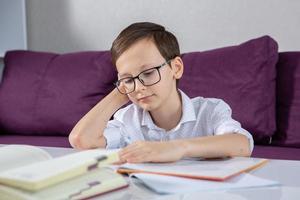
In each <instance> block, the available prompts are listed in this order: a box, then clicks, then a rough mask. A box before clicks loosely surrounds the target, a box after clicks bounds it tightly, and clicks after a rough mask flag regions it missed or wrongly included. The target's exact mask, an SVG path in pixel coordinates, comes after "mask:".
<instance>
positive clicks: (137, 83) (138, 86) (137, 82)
mask: <svg viewBox="0 0 300 200" xmlns="http://www.w3.org/2000/svg"><path fill="white" fill-rule="evenodd" d="M144 89H146V86H144V85H143V84H142V83H141V81H140V80H139V79H135V91H139V90H144Z"/></svg>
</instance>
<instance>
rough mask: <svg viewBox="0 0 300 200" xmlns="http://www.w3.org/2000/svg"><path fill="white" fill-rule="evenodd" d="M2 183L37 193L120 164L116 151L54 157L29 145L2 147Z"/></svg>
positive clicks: (0, 170)
mask: <svg viewBox="0 0 300 200" xmlns="http://www.w3.org/2000/svg"><path fill="white" fill-rule="evenodd" d="M0 158H1V159H0V162H1V163H0V184H2V185H6V186H11V187H15V188H20V189H23V190H28V191H38V190H41V189H43V188H47V187H49V186H52V185H56V184H58V183H60V182H63V181H66V180H69V179H72V178H74V177H77V176H80V175H83V174H86V173H88V172H89V171H92V170H95V169H97V168H99V167H101V166H106V165H108V164H111V163H114V162H117V161H118V160H119V157H118V154H117V152H115V151H107V150H104V149H93V150H85V151H79V152H75V153H71V154H68V155H65V156H61V157H56V158H52V157H51V155H50V154H49V153H47V152H46V151H45V150H43V149H41V148H38V147H35V146H29V145H8V146H4V147H0Z"/></svg>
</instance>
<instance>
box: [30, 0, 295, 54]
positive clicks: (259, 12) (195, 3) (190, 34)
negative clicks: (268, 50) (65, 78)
mask: <svg viewBox="0 0 300 200" xmlns="http://www.w3.org/2000/svg"><path fill="white" fill-rule="evenodd" d="M299 10H300V1H299V0H284V1H283V0H263V1H261V0H223V1H220V0H27V23H28V24H27V27H28V46H29V49H32V50H40V51H55V52H71V51H81V50H106V49H109V48H110V45H111V42H112V40H113V39H114V38H115V37H116V36H117V34H118V33H119V31H120V30H121V29H123V28H124V27H125V26H127V25H129V24H131V23H133V22H137V21H153V22H157V23H161V24H163V25H165V26H166V27H167V28H168V29H169V30H171V31H172V32H174V33H175V35H177V37H178V39H179V42H180V44H181V50H182V52H187V51H199V50H206V49H211V48H216V47H222V46H225V45H231V44H237V43H240V42H242V41H245V40H248V39H250V38H253V37H257V36H261V35H265V34H269V35H271V36H272V37H274V38H275V39H276V40H277V41H278V42H279V44H280V46H279V48H280V50H281V51H288V50H300V39H299V35H300V28H299V27H300V12H299Z"/></svg>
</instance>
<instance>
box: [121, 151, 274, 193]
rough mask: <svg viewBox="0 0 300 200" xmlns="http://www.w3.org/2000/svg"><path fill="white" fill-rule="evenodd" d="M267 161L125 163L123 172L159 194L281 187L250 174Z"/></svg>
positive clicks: (249, 159) (239, 159) (256, 159)
mask: <svg viewBox="0 0 300 200" xmlns="http://www.w3.org/2000/svg"><path fill="white" fill-rule="evenodd" d="M267 161H268V160H266V159H260V158H246V157H235V158H226V159H217V160H198V161H196V160H181V161H178V162H175V163H145V164H128V163H127V164H123V165H121V166H120V167H119V168H118V170H117V171H118V172H120V173H128V174H131V177H136V178H138V179H139V180H140V181H141V182H142V183H143V184H145V185H146V186H147V187H149V188H151V189H152V190H154V191H156V192H158V193H187V192H194V191H210V190H228V189H238V188H251V187H266V186H276V185H279V183H278V182H275V181H270V180H265V179H262V178H259V177H256V176H253V175H251V174H249V173H247V172H249V171H250V170H253V169H256V168H258V167H261V166H262V165H264V164H266V163H267Z"/></svg>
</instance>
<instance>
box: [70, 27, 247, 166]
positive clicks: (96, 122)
mask: <svg viewBox="0 0 300 200" xmlns="http://www.w3.org/2000/svg"><path fill="white" fill-rule="evenodd" d="M111 54H112V62H113V64H114V65H115V66H116V68H117V71H118V81H117V82H116V89H114V90H113V91H112V92H111V93H110V94H109V95H107V96H106V97H105V98H104V99H102V100H101V101H100V102H99V103H98V104H97V105H96V106H95V107H94V108H93V109H92V110H91V111H89V112H88V113H87V114H86V115H85V116H84V117H83V118H82V119H81V120H80V121H79V122H78V123H77V124H76V126H75V127H74V128H73V130H72V132H71V134H70V136H69V141H70V143H71V145H72V146H73V147H75V148H78V149H89V148H99V147H101V148H104V147H106V148H122V150H121V151H120V152H119V156H120V159H121V161H123V162H132V163H139V162H170V161H176V160H179V159H181V158H183V157H202V158H214V157H225V156H250V155H251V152H252V149H253V139H252V136H251V134H250V133H249V132H247V131H246V130H244V129H243V128H241V126H240V124H239V123H238V122H237V121H235V120H233V119H232V118H231V109H230V107H229V106H228V105H227V104H226V103H225V102H223V101H222V100H220V99H214V98H202V97H197V98H194V99H190V98H189V97H188V96H187V95H186V94H185V93H184V92H182V91H181V90H179V89H178V88H177V81H178V80H179V79H180V78H181V76H182V74H183V68H184V65H183V62H182V60H181V58H180V51H179V45H178V42H177V39H176V37H175V36H174V35H173V34H172V33H170V32H168V31H166V30H165V28H164V27H163V26H161V25H158V24H154V23H149V22H144V23H135V24H132V25H130V26H129V27H127V28H126V29H124V30H123V31H122V32H121V33H120V34H119V36H118V37H117V38H116V40H115V41H114V42H113V44H112V48H111ZM129 100H130V101H131V102H133V104H131V105H129V106H127V107H125V108H123V109H120V110H118V109H119V108H120V107H122V106H123V105H125V104H126V103H128V101H129ZM117 110H118V111H117ZM116 111H117V112H116ZM115 112H116V113H115ZM114 113H115V114H114ZM113 114H114V119H113V120H111V121H109V119H110V118H111V116H112V115H113Z"/></svg>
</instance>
